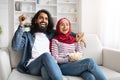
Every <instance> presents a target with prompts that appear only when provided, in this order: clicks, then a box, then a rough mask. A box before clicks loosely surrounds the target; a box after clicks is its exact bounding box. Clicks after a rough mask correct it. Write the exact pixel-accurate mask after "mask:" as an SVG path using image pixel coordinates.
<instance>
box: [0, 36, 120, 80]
mask: <svg viewBox="0 0 120 80" xmlns="http://www.w3.org/2000/svg"><path fill="white" fill-rule="evenodd" d="M85 39H86V43H87V48H83V53H84V57H90V58H93V59H94V60H95V61H96V63H97V64H98V65H100V68H101V69H102V71H103V73H104V75H105V76H106V77H107V80H120V51H118V50H113V49H107V48H103V47H102V46H101V43H100V41H99V39H98V37H97V36H96V35H95V34H87V35H85ZM20 56H21V52H19V53H16V52H13V51H12V50H11V49H2V50H0V80H42V78H41V77H40V76H32V75H28V74H23V73H20V72H18V71H17V70H16V66H17V64H18V62H19V60H20ZM63 79H64V80H83V79H82V78H80V77H74V76H63Z"/></svg>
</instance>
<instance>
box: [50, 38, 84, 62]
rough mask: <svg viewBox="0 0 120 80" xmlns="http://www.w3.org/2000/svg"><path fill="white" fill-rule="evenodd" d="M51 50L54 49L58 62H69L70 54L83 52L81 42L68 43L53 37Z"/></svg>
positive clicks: (53, 53)
mask: <svg viewBox="0 0 120 80" xmlns="http://www.w3.org/2000/svg"><path fill="white" fill-rule="evenodd" d="M51 51H52V55H53V56H54V58H55V59H56V60H57V63H66V62H68V55H69V54H71V53H74V52H80V53H82V50H81V45H80V42H75V43H73V44H67V43H63V42H59V41H58V40H56V39H52V46H51Z"/></svg>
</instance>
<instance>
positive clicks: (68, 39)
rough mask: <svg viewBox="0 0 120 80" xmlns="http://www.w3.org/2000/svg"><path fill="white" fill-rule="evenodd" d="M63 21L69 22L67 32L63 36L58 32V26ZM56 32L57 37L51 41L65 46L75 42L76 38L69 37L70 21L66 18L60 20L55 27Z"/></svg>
mask: <svg viewBox="0 0 120 80" xmlns="http://www.w3.org/2000/svg"><path fill="white" fill-rule="evenodd" d="M63 20H67V21H68V22H69V31H68V32H67V33H66V34H63V33H61V32H60V24H61V22H62V21H63ZM56 31H57V35H56V36H55V37H54V38H53V39H57V40H58V41H60V42H63V43H67V44H72V43H73V42H76V38H75V37H73V36H71V35H70V33H71V24H70V21H69V20H68V19H67V18H61V19H60V20H59V21H58V23H57V25H56Z"/></svg>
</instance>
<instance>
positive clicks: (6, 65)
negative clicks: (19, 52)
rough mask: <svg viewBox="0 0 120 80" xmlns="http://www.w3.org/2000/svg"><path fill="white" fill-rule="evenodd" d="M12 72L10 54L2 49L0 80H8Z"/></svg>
mask: <svg viewBox="0 0 120 80" xmlns="http://www.w3.org/2000/svg"><path fill="white" fill-rule="evenodd" d="M10 72H11V66H10V59H9V53H8V51H7V50H5V49H4V50H3V49H0V80H7V78H8V77H9V74H10Z"/></svg>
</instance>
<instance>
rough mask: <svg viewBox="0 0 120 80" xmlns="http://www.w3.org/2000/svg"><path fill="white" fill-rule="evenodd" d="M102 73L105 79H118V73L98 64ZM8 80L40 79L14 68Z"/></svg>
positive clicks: (71, 79)
mask: <svg viewBox="0 0 120 80" xmlns="http://www.w3.org/2000/svg"><path fill="white" fill-rule="evenodd" d="M100 68H101V70H102V71H103V73H104V75H105V76H106V77H107V80H120V73H118V72H115V71H113V70H110V69H108V68H105V67H103V66H100ZM8 80H42V78H41V77H40V76H32V75H29V74H23V73H20V72H18V71H17V70H16V69H13V71H12V73H11V74H10V76H9V79H8ZM63 80H83V79H82V78H80V77H74V76H63Z"/></svg>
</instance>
